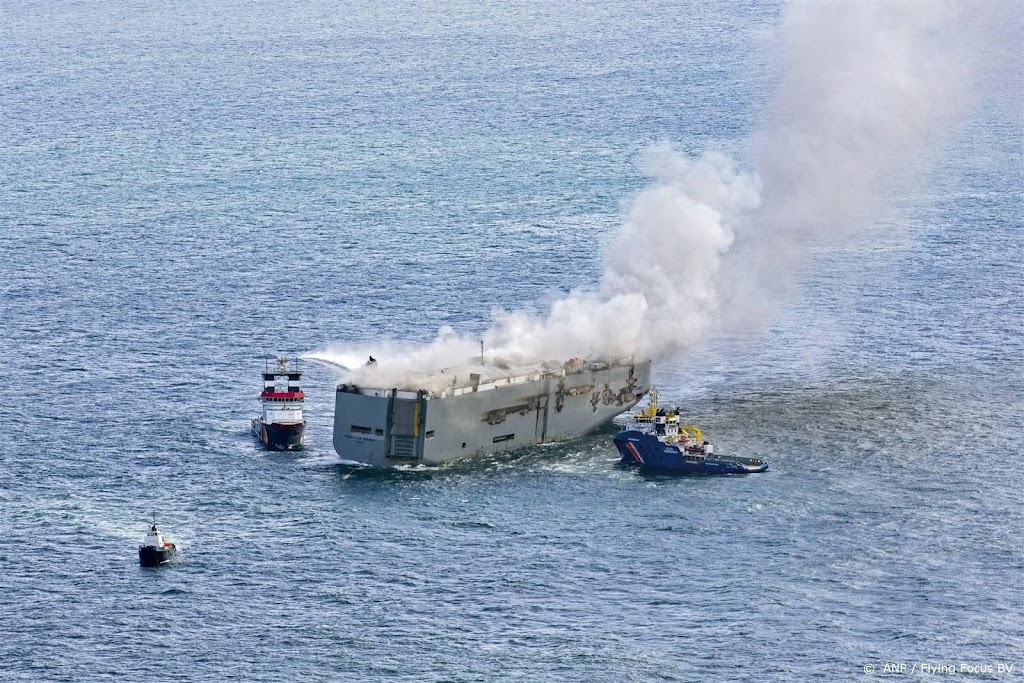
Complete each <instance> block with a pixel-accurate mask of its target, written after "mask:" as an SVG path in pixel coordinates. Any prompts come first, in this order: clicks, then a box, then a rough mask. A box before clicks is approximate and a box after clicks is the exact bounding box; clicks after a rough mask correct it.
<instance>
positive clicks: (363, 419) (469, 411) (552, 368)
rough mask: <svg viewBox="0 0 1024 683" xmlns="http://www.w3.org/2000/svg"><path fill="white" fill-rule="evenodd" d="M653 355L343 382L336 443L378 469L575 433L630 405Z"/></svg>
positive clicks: (643, 387)
mask: <svg viewBox="0 0 1024 683" xmlns="http://www.w3.org/2000/svg"><path fill="white" fill-rule="evenodd" d="M650 375H651V361H650V360H633V359H629V360H623V361H584V360H580V359H577V358H574V359H571V360H569V361H567V362H564V363H562V362H547V363H538V364H533V365H525V366H517V367H513V366H510V365H509V364H507V363H504V362H501V361H500V360H496V361H494V362H493V363H490V364H487V365H483V364H470V365H465V366H460V367H455V368H445V369H444V370H438V371H436V372H432V373H423V374H418V375H413V376H411V377H409V378H407V379H406V381H405V382H403V383H402V384H401V385H400V386H395V387H366V386H357V385H356V384H352V383H342V384H339V385H338V386H337V391H336V395H335V404H334V449H335V450H336V451H337V452H338V455H340V456H341V457H342V458H343V459H344V460H347V461H351V462H358V463H362V464H365V465H371V466H375V467H392V466H397V465H416V464H423V465H438V464H442V463H446V462H450V461H453V460H459V459H463V458H472V457H480V456H483V455H487V454H490V453H497V452H499V451H511V450H515V449H517V448H521V447H523V446H531V445H534V444H540V443H550V442H555V441H562V440H565V439H572V438H575V437H577V436H581V435H583V434H586V433H588V432H592V431H594V430H595V429H597V428H598V427H600V426H601V425H602V424H605V423H606V422H608V421H609V420H611V419H612V418H613V417H615V416H616V415H618V414H619V413H622V412H623V411H626V410H629V409H630V408H632V407H633V406H635V405H636V404H637V402H638V401H639V400H640V399H641V398H643V396H644V395H645V394H646V393H647V390H648V389H649V388H650Z"/></svg>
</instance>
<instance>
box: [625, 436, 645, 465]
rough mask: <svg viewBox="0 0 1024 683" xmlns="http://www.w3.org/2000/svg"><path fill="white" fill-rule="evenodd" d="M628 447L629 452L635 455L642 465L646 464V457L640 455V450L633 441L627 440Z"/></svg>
mask: <svg viewBox="0 0 1024 683" xmlns="http://www.w3.org/2000/svg"><path fill="white" fill-rule="evenodd" d="M626 448H628V449H629V452H630V453H632V454H633V457H634V458H636V461H637V462H638V463H640V464H641V465H643V464H644V459H643V458H641V457H640V451H638V450H637V449H636V446H634V445H633V444H632V442H629V441H627V442H626Z"/></svg>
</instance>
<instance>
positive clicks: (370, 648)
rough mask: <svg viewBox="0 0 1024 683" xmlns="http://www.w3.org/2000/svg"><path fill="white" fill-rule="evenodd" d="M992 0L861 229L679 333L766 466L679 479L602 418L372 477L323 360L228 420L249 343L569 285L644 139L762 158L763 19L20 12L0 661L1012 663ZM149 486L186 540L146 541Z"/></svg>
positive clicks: (152, 9) (1021, 648) (582, 275)
mask: <svg viewBox="0 0 1024 683" xmlns="http://www.w3.org/2000/svg"><path fill="white" fill-rule="evenodd" d="M990 4H991V3H989V5H990ZM989 5H985V4H984V3H976V4H975V5H974V6H973V7H975V8H978V7H982V6H986V7H987V6H989ZM969 7H970V6H969ZM1011 10H1012V11H1011V12H1010V15H1011V17H1012V18H1013V21H1015V22H1017V23H1016V24H1014V23H1012V22H1011V25H1010V26H1009V28H1006V27H1005V26H1004V27H1003V28H1004V29H1005V30H1004V31H1003V32H1002V33H1000V34H999V38H998V40H993V41H992V42H990V44H989V46H988V47H989V48H990V49H991V50H992V51H993V52H995V53H1002V54H1003V56H1004V57H1008V61H1009V62H1010V63H1011V65H1012V68H1010V69H1009V70H1008V71H1007V70H1003V71H998V70H997V71H990V72H983V74H985V75H983V77H980V78H979V79H978V80H977V81H976V83H975V84H976V85H978V86H979V87H978V92H976V93H974V94H972V98H973V99H971V100H970V102H969V103H967V104H965V105H964V107H963V113H962V115H960V116H958V117H957V118H956V120H955V121H951V123H950V125H949V126H948V127H947V128H946V129H944V130H943V131H942V135H939V136H936V137H935V139H934V142H931V141H929V144H928V145H927V146H926V147H925V148H924V149H923V150H919V152H921V156H922V159H920V160H919V161H920V163H916V164H911V165H908V166H907V169H908V170H907V174H908V175H906V176H903V177H900V178H899V179H898V180H899V182H894V183H893V184H892V185H891V186H890V187H889V191H888V194H887V196H886V198H885V200H884V202H883V203H884V210H879V211H876V212H873V213H872V214H871V216H870V220H871V221H872V222H873V223H874V225H873V227H870V228H869V229H868V230H866V231H863V232H853V231H851V233H850V234H849V235H848V236H847V237H846V238H844V239H843V240H842V241H841V242H838V243H830V244H827V245H823V246H818V247H814V248H812V249H811V250H810V252H809V255H808V259H807V261H806V263H805V264H804V266H803V272H802V273H801V274H800V276H799V277H798V278H794V283H795V284H794V286H793V287H792V288H790V292H789V295H788V296H787V298H786V299H785V300H784V301H782V302H780V303H779V304H778V305H777V306H776V307H775V308H774V310H772V311H771V314H770V315H769V316H768V317H767V319H766V321H765V323H764V324H763V325H761V326H759V327H756V329H747V330H744V331H742V332H739V331H726V330H722V331H720V332H717V333H714V334H711V335H710V336H709V337H707V338H706V339H705V340H704V342H703V343H702V344H700V345H699V346H697V347H695V348H693V349H692V350H690V351H689V352H681V353H675V354H671V355H668V356H665V357H662V358H659V359H658V360H657V362H656V364H655V366H654V373H653V374H654V383H655V384H656V385H657V386H658V388H659V390H660V392H661V396H662V399H663V401H665V402H669V403H672V404H679V405H681V406H682V407H683V409H684V412H685V414H687V415H688V416H690V417H692V420H693V421H694V422H696V423H698V424H700V425H701V426H702V427H703V428H704V431H705V432H706V433H708V434H709V435H711V437H712V438H713V440H714V441H715V444H716V448H717V450H718V451H719V452H723V451H724V452H736V453H740V454H743V455H749V456H759V457H764V458H765V459H767V460H768V461H769V463H770V470H769V471H768V472H767V473H765V474H762V475H755V476H748V477H724V478H693V477H690V478H671V477H651V476H643V475H640V474H637V473H635V472H632V471H625V470H622V469H619V468H617V467H616V462H617V460H618V455H617V453H616V451H615V448H614V446H613V445H612V442H611V435H612V433H613V429H614V428H613V427H609V428H608V429H605V430H604V431H602V432H601V433H598V434H596V435H591V436H587V437H584V438H581V439H578V440H576V441H572V442H567V443H562V444H557V445H551V446H544V447H537V448H533V449H527V450H525V451H520V452H518V453H515V454H506V455H502V456H494V457H490V458H487V459H485V460H482V461H473V462H467V463H462V464H456V465H450V466H445V467H440V468H433V469H422V470H415V469H414V470H407V471H378V472H367V471H355V470H353V468H352V467H350V466H348V465H345V464H343V463H342V462H341V459H340V458H339V456H338V455H337V454H336V453H335V452H334V449H333V447H332V444H331V429H332V424H333V414H332V411H333V398H334V396H333V393H334V384H335V382H336V380H337V374H336V372H335V370H333V369H332V368H330V367H327V366H322V365H317V364H315V363H309V364H308V365H306V370H307V373H306V376H305V380H306V383H305V390H306V392H307V395H308V397H309V398H308V399H307V408H306V416H307V419H308V421H309V425H308V428H307V448H306V449H305V450H304V451H302V452H298V453H284V454H282V453H270V452H266V451H264V450H263V449H261V448H260V447H259V444H258V443H257V442H256V441H255V440H254V438H253V437H252V435H251V434H250V432H249V429H248V421H249V419H250V417H252V416H253V415H254V414H255V412H256V410H257V404H256V394H257V393H258V391H259V390H260V372H261V371H262V368H263V358H264V357H265V356H266V355H268V354H277V353H285V354H289V355H292V354H299V353H303V352H308V351H311V350H316V349H322V348H326V347H328V346H330V345H332V344H346V343H359V344H372V343H373V342H374V341H375V340H397V341H402V342H407V343H422V342H427V341H429V340H431V339H433V338H434V336H435V335H436V333H437V330H438V328H439V327H441V326H442V325H450V326H452V327H453V328H455V329H456V330H458V331H460V332H462V333H465V334H470V335H472V334H477V333H480V332H482V331H483V330H485V329H486V328H487V327H488V326H489V325H490V324H491V320H492V311H493V310H495V309H504V310H526V311H531V312H535V313H537V312H540V313H542V312H543V311H544V310H545V309H546V307H547V306H548V305H549V304H550V303H551V302H552V301H554V300H556V299H558V298H559V297H562V296H564V295H565V294H566V293H567V292H569V291H571V290H573V289H576V288H581V287H583V288H585V287H592V286H593V285H594V284H595V283H596V282H598V280H599V278H600V274H601V268H602V254H603V253H604V250H605V248H606V245H607V244H609V242H610V241H611V239H612V236H613V235H614V234H615V233H616V231H617V230H618V229H619V226H620V225H621V223H622V220H623V214H624V212H625V211H627V209H628V206H629V203H630V201H631V200H632V198H633V197H634V196H635V195H636V193H638V192H639V191H640V190H642V189H643V188H644V187H645V186H647V184H648V183H649V182H650V179H649V178H648V177H647V176H645V175H644V173H643V172H642V170H641V168H640V166H639V164H638V162H637V159H638V157H639V155H641V153H642V151H643V150H644V149H646V148H647V147H649V146H650V145H652V144H658V143H668V144H671V145H673V146H674V147H675V148H676V149H678V150H680V152H681V153H685V154H693V155H699V154H700V153H702V152H703V151H704V150H706V149H715V150H720V151H724V152H726V153H729V154H730V155H733V157H734V158H736V159H737V165H738V166H739V167H740V168H743V169H749V168H750V167H751V165H752V164H753V163H754V161H753V158H752V154H751V152H750V151H749V150H750V145H749V144H748V143H749V141H750V140H752V139H756V138H757V136H758V132H759V131H761V130H763V126H764V122H765V120H766V119H768V118H770V108H771V107H772V106H773V105H772V93H773V91H774V88H775V84H776V83H777V82H778V79H779V78H780V74H779V64H778V61H777V60H775V59H773V57H772V54H773V53H772V50H771V47H770V45H771V40H772V36H773V35H774V33H775V32H776V31H777V29H778V27H779V26H780V25H781V23H782V22H783V20H784V16H785V13H786V8H785V7H784V6H782V5H779V4H775V3H761V2H737V3H727V4H723V6H719V5H718V4H717V3H675V2H667V1H657V2H647V3H613V2H601V1H593V2H590V1H586V2H585V1H580V2H570V1H568V0H565V1H563V0H556V1H553V2H519V1H516V2H511V3H494V4H492V3H474V2H459V1H456V0H450V1H449V0H444V1H442V2H436V3H418V2H414V3H399V2H392V1H391V0H386V1H384V2H350V3H332V2H324V1H322V0H301V1H299V2H275V3H271V2H255V1H253V2H248V1H241V0H228V1H227V2H220V3H202V2H196V1H194V0H181V1H175V2H152V1H147V2H142V1H126V2H94V1H90V0H68V1H62V2H55V1H52V0H43V1H41V2H29V1H24V0H4V1H3V2H2V3H0V359H2V362H3V366H4V375H5V378H6V379H5V380H4V388H5V391H4V396H3V399H2V405H3V409H2V411H0V414H2V416H3V424H4V429H3V436H2V438H0V680H2V681H19V682H21V681H33V682H34V681H88V682H98V681H143V680H146V681H227V680H239V681H243V680H244V681H321V680H322V681H437V682H441V681H445V682H449V681H450V682H463V681H467V682H468V681H558V682H561V681H580V682H590V681H659V680H661V681H741V680H749V681H793V680H830V681H849V680H873V679H875V678H879V677H883V676H887V675H889V673H887V670H886V668H885V667H886V665H891V666H890V668H889V669H888V672H892V671H899V669H898V668H894V667H898V666H900V665H904V666H905V670H904V671H905V673H904V675H903V678H909V679H920V680H933V679H940V678H942V679H953V680H1002V679H1005V680H1010V679H1013V678H1019V677H1020V676H1021V675H1022V674H1021V672H1022V671H1024V656H1022V654H1021V653H1022V652H1024V616H1022V615H1024V588H1022V586H1024V541H1022V539H1024V516H1022V506H1021V492H1022V491H1024V461H1022V455H1024V454H1022V452H1024V266H1022V263H1024V241H1022V231H1024V226H1022V216H1024V162H1022V159H1024V121H1022V114H1021V112H1022V111H1024V94H1022V92H1024V85H1022V84H1024V76H1022V71H1021V64H1022V63H1024V48H1022V44H1024V43H1022V35H1021V32H1020V29H1019V22H1020V18H1019V14H1020V9H1019V7H1017V8H1016V9H1013V8H1012V5H1011ZM924 157H927V158H924ZM837 163H841V160H837ZM637 258H643V255H642V254H638V255H637ZM629 322H630V321H628V320H626V321H624V322H623V324H629ZM153 512H155V513H156V514H157V516H158V518H159V521H160V523H161V526H162V528H163V529H164V531H165V533H166V534H167V535H168V536H169V537H170V538H171V539H173V540H175V541H176V542H177V543H178V544H179V546H180V547H181V549H182V552H181V553H180V555H179V557H178V558H177V560H176V561H175V562H173V563H172V564H170V565H168V566H166V567H163V568H160V569H158V570H146V569H142V568H140V567H139V566H138V562H137V556H136V550H137V546H138V544H139V543H140V542H141V540H142V537H143V535H144V533H145V530H146V522H147V520H148V518H149V516H150V514H151V513H153ZM924 665H928V666H932V667H941V666H951V667H954V670H953V673H947V672H937V671H939V670H938V669H929V668H927V667H926V666H924ZM1000 665H1002V666H1003V667H1004V668H1002V669H998V668H997V667H998V666H1000ZM1006 665H1013V666H1014V669H1013V671H1012V672H1009V671H1007V670H1006V669H1005V666H1006ZM911 667H914V668H913V669H911ZM965 667H966V668H965ZM986 667H991V671H989V670H988V669H987V668H986ZM873 668H874V673H873V674H872V673H871V671H872V669H873Z"/></svg>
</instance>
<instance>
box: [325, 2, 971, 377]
mask: <svg viewBox="0 0 1024 683" xmlns="http://www.w3.org/2000/svg"><path fill="white" fill-rule="evenodd" d="M975 7H977V5H976V6H975ZM986 8H987V11H990V10H991V7H989V6H986ZM984 24H985V22H973V24H972V22H967V21H965V16H964V14H963V13H962V10H961V8H960V7H959V6H958V5H955V4H948V3H942V2H909V3H899V2H893V3H881V2H871V3H863V4H861V3H846V2H844V3H806V4H794V5H792V6H790V7H789V8H788V9H787V11H786V14H785V17H784V20H783V23H782V25H781V27H780V28H779V31H778V36H777V43H776V46H775V49H774V50H773V54H775V55H776V57H777V60H778V66H779V82H778V87H777V91H776V94H775V97H774V101H773V104H772V106H771V107H770V116H769V118H768V120H767V121H766V123H765V125H764V126H763V127H762V129H761V130H760V131H759V132H758V133H757V134H756V135H755V136H754V139H753V140H752V143H753V146H754V154H753V159H754V161H755V163H756V167H757V173H743V172H740V171H738V170H737V169H736V168H735V165H734V163H733V162H732V161H731V160H730V159H729V158H727V157H726V156H724V155H722V154H717V153H707V154H704V155H703V156H701V157H700V158H696V159H690V158H687V157H685V156H683V155H681V154H678V153H676V152H675V151H673V150H672V149H671V148H670V147H669V146H666V145H661V146H656V147H653V148H651V149H649V150H647V151H646V152H645V154H644V155H643V158H642V164H643V167H644V170H645V171H646V172H647V173H649V174H650V176H651V177H652V178H653V180H654V181H653V183H652V184H651V185H650V186H649V187H648V188H647V189H645V190H644V191H642V192H641V193H640V194H639V195H638V196H637V197H636V198H635V199H634V201H633V202H632V205H631V207H630V209H629V211H628V214H627V215H626V216H625V218H624V222H623V225H622V228H621V230H620V231H619V233H618V234H617V235H616V236H615V237H614V239H612V240H611V242H610V243H609V244H608V245H607V247H606V249H605V252H604V253H605V256H604V271H603V275H602V278H601V281H600V283H599V285H598V287H596V288H595V289H593V290H587V291H575V292H573V293H571V294H570V295H569V296H567V297H565V298H564V299H562V300H560V301H557V302H555V303H554V304H553V305H552V306H551V309H550V311H549V312H548V314H547V315H546V316H535V315H530V314H527V313H524V312H500V313H498V314H496V316H495V320H494V323H493V325H492V326H491V328H490V329H489V330H488V331H487V332H486V334H485V335H484V343H485V347H486V349H487V352H486V355H487V357H488V358H489V359H493V358H496V357H501V358H504V359H507V360H509V361H511V362H532V361H541V360H548V359H563V360H564V359H566V358H569V357H572V356H580V357H588V356H590V357H606V358H609V357H628V356H638V357H640V356H643V357H659V356H665V355H668V354H673V353H677V352H679V351H680V350H685V349H687V348H691V347H693V346H694V345H696V344H698V343H700V341H701V340H702V339H703V338H705V337H706V335H707V334H708V333H709V332H711V331H712V330H714V329H715V328H716V327H717V326H718V325H720V324H723V323H724V324H727V325H735V324H738V323H740V322H744V323H746V322H749V321H750V320H752V319H756V315H754V314H755V312H763V311H770V310H771V309H772V305H773V304H777V303H778V302H780V301H783V300H785V297H786V296H787V294H788V290H789V287H790V285H791V284H792V283H793V282H794V281H795V280H796V278H797V277H798V276H799V274H800V272H801V270H802V269H803V268H804V265H805V261H806V259H807V257H808V253H809V249H810V247H811V246H819V247H820V246H822V245H824V246H826V247H827V246H829V245H835V244H838V243H841V242H843V241H844V240H847V239H850V238H851V237H852V236H856V235H859V234H862V233H864V232H865V231H870V229H871V228H872V226H873V225H874V220H875V219H876V218H877V216H878V215H879V211H880V210H881V209H882V208H883V207H884V203H885V195H886V189H887V187H889V186H890V185H891V184H892V183H895V182H899V181H900V180H901V178H903V177H905V176H907V175H908V173H910V174H911V175H912V172H913V171H914V170H916V169H921V168H923V167H925V166H926V165H927V162H928V160H929V157H930V156H931V154H932V153H933V152H934V150H935V149H936V147H937V146H938V145H939V144H940V143H941V142H942V139H943V138H944V137H945V135H946V133H947V131H948V130H949V129H950V127H951V126H952V125H953V124H954V123H955V122H956V121H957V119H958V118H959V117H960V115H961V114H962V113H963V111H964V109H965V106H966V104H967V103H968V101H969V97H968V94H969V90H970V89H969V87H968V80H969V74H970V67H971V61H970V59H971V55H972V52H971V50H970V49H969V47H970V45H971V44H972V41H971V38H972V31H971V30H968V28H965V27H966V26H970V25H974V26H978V25H984ZM973 37H976V36H973ZM624 321H631V322H630V323H629V324H626V323H624ZM368 353H374V354H375V355H376V356H378V357H379V358H381V360H382V363H381V364H380V366H378V367H376V368H365V367H360V366H361V361H362V359H364V358H365V357H366V355H367V354H368ZM478 354H479V346H478V340H477V339H476V338H467V337H465V336H460V335H459V334H457V333H455V332H454V331H453V330H451V329H447V328H446V329H442V330H441V332H440V333H439V335H438V337H437V339H435V340H434V341H433V342H432V343H430V344H428V345H425V346H419V347H401V346H398V345H394V344H378V345H375V346H374V347H373V348H372V349H369V348H361V349H340V350H339V349H329V350H327V351H323V352H317V353H316V354H310V355H311V357H318V358H321V359H324V360H329V361H334V362H338V363H340V364H343V365H347V366H349V367H360V369H359V370H358V372H359V373H361V375H362V376H361V377H358V378H357V379H360V380H364V381H370V382H373V383H376V382H382V383H386V384H390V383H393V382H396V381H398V380H399V378H401V377H403V376H405V375H406V373H409V372H413V371H424V370H429V369H434V368H440V367H447V366H451V365H458V364H462V363H465V362H466V360H467V358H470V357H472V356H474V355H478Z"/></svg>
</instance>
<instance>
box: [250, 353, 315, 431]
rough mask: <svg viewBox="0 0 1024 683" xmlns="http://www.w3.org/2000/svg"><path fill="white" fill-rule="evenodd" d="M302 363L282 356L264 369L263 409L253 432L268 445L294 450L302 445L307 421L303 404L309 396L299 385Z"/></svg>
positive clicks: (268, 360)
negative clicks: (290, 362)
mask: <svg viewBox="0 0 1024 683" xmlns="http://www.w3.org/2000/svg"><path fill="white" fill-rule="evenodd" d="M301 377H302V372H300V371H299V362H298V361H292V364H291V365H290V366H289V363H288V359H287V358H278V359H277V360H276V361H275V366H274V367H273V368H271V367H270V359H269V358H268V359H267V361H266V365H265V366H264V369H263V392H262V393H261V394H260V404H261V406H262V411H261V412H260V414H259V415H257V416H256V417H254V418H253V419H252V431H253V433H254V434H255V435H256V436H257V437H259V439H260V441H261V442H262V443H263V444H264V445H266V446H267V447H268V448H273V449H276V450H280V451H290V450H292V449H295V448H301V447H302V441H303V437H304V435H305V432H306V421H305V420H304V419H303V417H302V403H303V401H304V400H305V398H306V395H305V394H304V393H302V389H301V388H299V379H300V378H301Z"/></svg>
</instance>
